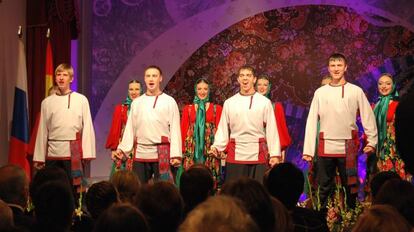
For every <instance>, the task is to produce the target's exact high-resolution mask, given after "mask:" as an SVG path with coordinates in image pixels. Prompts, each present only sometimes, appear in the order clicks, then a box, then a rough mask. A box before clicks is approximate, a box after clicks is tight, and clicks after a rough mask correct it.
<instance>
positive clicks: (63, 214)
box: [32, 181, 75, 231]
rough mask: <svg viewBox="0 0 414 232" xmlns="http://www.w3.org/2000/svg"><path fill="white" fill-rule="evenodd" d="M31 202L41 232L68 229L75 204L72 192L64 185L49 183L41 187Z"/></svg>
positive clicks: (57, 182) (56, 182) (54, 182)
mask: <svg viewBox="0 0 414 232" xmlns="http://www.w3.org/2000/svg"><path fill="white" fill-rule="evenodd" d="M32 200H33V205H34V207H35V208H34V213H35V215H36V221H37V223H38V226H40V228H43V229H41V230H45V231H64V230H67V229H68V228H70V226H71V223H72V215H73V212H74V210H75V202H74V199H73V193H72V190H71V189H70V188H69V187H68V186H67V185H66V184H65V183H61V182H59V181H50V182H47V183H45V184H43V185H41V186H40V187H39V188H38V189H37V190H36V192H35V193H34V196H33V199H32Z"/></svg>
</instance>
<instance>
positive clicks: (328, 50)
mask: <svg viewBox="0 0 414 232" xmlns="http://www.w3.org/2000/svg"><path fill="white" fill-rule="evenodd" d="M319 48H320V51H321V52H322V53H323V54H325V55H330V54H332V52H334V51H335V50H336V47H335V45H334V44H333V43H332V42H330V41H327V40H321V41H320V43H319Z"/></svg>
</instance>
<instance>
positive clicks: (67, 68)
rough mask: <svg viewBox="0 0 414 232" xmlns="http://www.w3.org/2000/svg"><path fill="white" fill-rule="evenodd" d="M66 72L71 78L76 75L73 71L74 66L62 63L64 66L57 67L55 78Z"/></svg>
mask: <svg viewBox="0 0 414 232" xmlns="http://www.w3.org/2000/svg"><path fill="white" fill-rule="evenodd" d="M64 71H66V72H68V74H69V76H70V77H71V78H73V73H74V71H73V67H72V65H70V64H67V63H62V64H60V65H59V66H57V68H56V69H55V76H56V75H57V74H58V73H60V72H64Z"/></svg>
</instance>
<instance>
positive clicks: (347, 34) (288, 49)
mask: <svg viewBox="0 0 414 232" xmlns="http://www.w3.org/2000/svg"><path fill="white" fill-rule="evenodd" d="M333 52H341V53H343V54H345V55H346V56H347V58H348V72H347V80H348V81H350V82H353V83H356V84H359V85H360V86H361V87H363V88H364V89H365V90H366V91H367V96H368V98H369V99H370V100H371V101H375V99H376V96H377V95H376V92H375V81H374V82H372V83H371V85H366V86H364V85H363V84H360V83H363V81H361V79H363V78H366V75H367V74H369V73H371V72H373V71H375V70H377V69H378V68H379V67H381V66H383V65H384V62H385V61H386V60H387V59H393V58H398V57H405V56H409V55H413V54H414V34H413V33H412V32H410V31H408V30H406V29H404V28H402V27H398V26H395V27H377V26H374V25H371V24H369V23H368V22H367V21H365V20H364V18H363V17H362V16H360V15H358V14H357V13H356V12H354V11H353V10H352V9H347V8H343V7H334V6H314V5H313V6H301V7H291V8H283V9H275V10H272V11H268V12H264V13H261V14H258V15H255V16H253V17H249V18H246V19H244V20H242V21H241V22H239V23H237V24H235V25H233V26H231V27H230V28H228V29H227V30H225V31H223V32H221V33H220V34H218V35H216V36H215V37H213V38H212V39H210V41H208V42H207V43H206V44H204V45H203V46H202V47H200V48H199V49H198V50H197V51H196V52H195V53H194V54H193V55H192V56H191V57H190V58H189V59H188V60H187V61H186V62H185V63H184V64H183V65H182V67H181V68H180V69H179V70H178V71H177V72H176V73H175V75H174V77H173V78H172V79H171V80H170V82H169V83H168V85H167V87H166V89H165V91H166V92H167V93H168V94H170V95H172V96H173V97H174V98H175V99H176V100H177V102H178V104H179V106H180V108H182V107H183V106H184V105H185V104H189V103H190V102H192V99H193V96H194V83H195V81H196V80H197V79H198V78H200V77H204V78H207V79H209V80H210V82H211V83H212V85H213V88H212V91H211V99H213V101H215V102H217V103H219V104H223V102H224V100H225V99H227V98H229V97H230V96H232V95H233V94H234V93H236V92H237V91H238V84H237V82H236V72H237V70H238V68H239V67H241V66H243V65H250V66H253V67H254V68H255V69H256V74H257V75H261V74H265V75H267V76H269V77H270V79H271V82H272V101H279V102H282V103H283V104H284V106H285V110H286V115H287V120H288V124H289V128H290V132H291V135H292V137H293V138H295V139H294V142H295V144H293V146H291V148H290V149H289V151H288V154H289V155H288V156H289V157H291V159H296V158H297V154H300V153H301V150H302V142H301V141H302V140H303V134H304V128H305V121H306V116H307V108H308V107H309V105H310V102H311V100H312V96H313V92H314V91H315V89H316V88H318V87H319V85H320V81H321V78H322V77H323V76H324V75H326V74H327V69H326V66H327V58H328V57H329V55H330V54H332V53H333ZM394 71H396V70H394ZM375 78H377V77H374V79H375Z"/></svg>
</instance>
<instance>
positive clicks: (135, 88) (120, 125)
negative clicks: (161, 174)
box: [105, 80, 142, 176]
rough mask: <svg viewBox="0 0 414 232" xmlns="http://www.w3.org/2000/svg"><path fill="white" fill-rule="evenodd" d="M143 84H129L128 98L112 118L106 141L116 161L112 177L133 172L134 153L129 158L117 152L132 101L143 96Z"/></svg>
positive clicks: (116, 109) (136, 82) (117, 108)
mask: <svg viewBox="0 0 414 232" xmlns="http://www.w3.org/2000/svg"><path fill="white" fill-rule="evenodd" d="M141 92H142V88H141V83H140V82H139V81H137V80H132V81H130V82H129V83H128V96H127V98H126V99H125V101H124V102H123V103H122V104H119V105H117V106H116V107H115V111H114V114H113V117H112V125H111V129H110V131H109V134H108V138H107V140H106V145H105V147H106V148H107V149H111V159H112V160H113V161H114V163H113V165H112V169H111V176H112V174H113V173H114V172H116V171H119V170H125V169H126V170H132V162H133V157H132V153H131V154H129V155H127V156H119V155H118V154H117V152H116V149H117V147H118V144H119V142H120V141H121V139H122V134H123V132H124V127H125V125H126V123H127V119H128V113H129V109H130V106H131V103H132V101H133V100H134V99H135V98H137V97H139V96H140V95H141Z"/></svg>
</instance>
